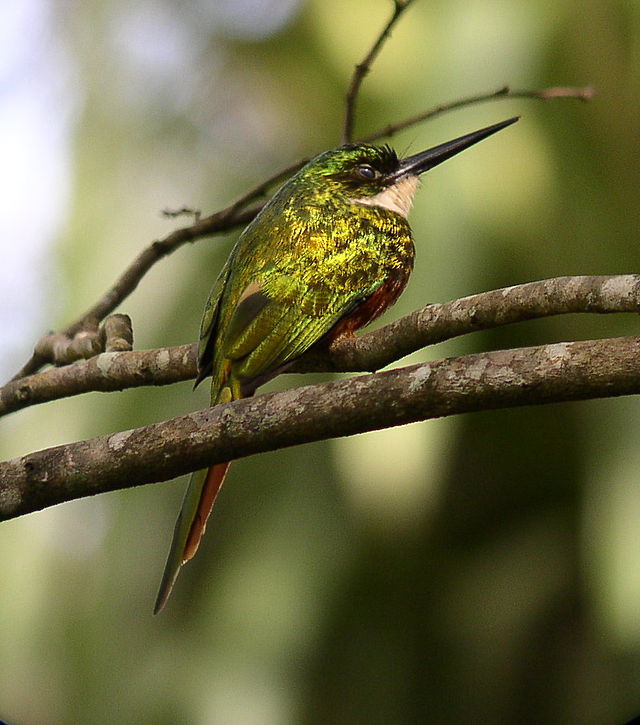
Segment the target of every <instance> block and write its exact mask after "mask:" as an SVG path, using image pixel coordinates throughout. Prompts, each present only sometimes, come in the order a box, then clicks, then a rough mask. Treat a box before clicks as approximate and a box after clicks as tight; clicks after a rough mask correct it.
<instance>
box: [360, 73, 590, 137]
mask: <svg viewBox="0 0 640 725" xmlns="http://www.w3.org/2000/svg"><path fill="white" fill-rule="evenodd" d="M594 95H595V91H594V89H593V88H591V87H590V86H586V87H585V88H543V89H542V90H526V89H518V90H511V88H510V87H509V86H502V87H501V88H498V89H496V90H493V91H488V92H485V93H477V94H475V95H473V96H466V97H465V98H458V99H457V100H455V101H451V102H450V103H443V104H442V105H440V106H435V107H434V108H430V109H428V110H427V111H422V113H418V114H417V115H415V116H411V117H410V118H406V119H405V120H404V121H399V122H398V123H391V124H389V125H388V126H384V128H380V129H378V130H377V131H374V132H373V133H371V134H369V135H368V136H364V137H363V138H361V139H359V140H360V141H361V142H362V143H370V142H372V141H377V140H378V139H380V138H386V137H388V136H393V134H395V133H397V132H398V131H402V130H404V129H405V128H409V127H410V126H415V125H417V124H419V123H422V122H423V121H426V120H428V119H430V118H434V117H435V116H439V115H441V114H443V113H447V112H448V111H453V110H455V109H457V108H464V107H465V106H472V105H474V104H476V103H485V102H486V101H498V100H501V99H503V98H505V99H506V98H538V99H540V100H543V101H548V100H552V99H554V98H576V99H578V100H580V101H589V100H591V99H592V98H593V97H594Z"/></svg>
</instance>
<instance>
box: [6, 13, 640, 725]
mask: <svg viewBox="0 0 640 725" xmlns="http://www.w3.org/2000/svg"><path fill="white" fill-rule="evenodd" d="M52 8H53V11H54V18H55V32H56V33H58V34H59V35H60V37H61V38H63V39H64V42H65V43H66V45H67V47H68V49H69V52H70V53H71V55H72V58H73V61H74V68H75V72H76V76H75V77H74V82H73V84H72V87H71V88H70V92H73V93H75V94H77V96H78V98H79V99H80V101H81V102H79V103H78V104H77V106H78V110H77V116H76V119H75V126H74V144H73V157H72V159H71V160H70V161H71V163H72V173H73V176H72V183H73V186H72V191H73V193H72V203H71V205H70V208H69V209H68V212H67V218H66V219H67V220H66V225H65V228H64V229H62V230H61V231H60V235H59V239H58V241H57V243H56V247H55V257H54V263H55V264H56V265H57V266H58V269H59V277H60V279H61V288H60V289H59V290H52V295H53V296H54V297H56V298H55V299H52V308H56V307H57V308H58V309H60V313H59V317H58V319H57V320H51V324H52V325H53V324H58V325H62V324H64V323H65V322H66V321H68V320H70V319H71V318H74V317H75V316H77V314H78V313H79V312H80V311H82V310H83V309H84V308H86V307H87V306H88V305H89V304H90V303H91V302H92V301H93V300H94V299H95V298H96V297H97V296H98V295H99V294H100V293H101V292H102V291H103V290H104V288H105V286H106V284H108V283H109V282H111V281H112V280H113V279H114V278H115V277H116V275H117V274H118V273H119V272H120V271H121V270H122V269H123V268H124V267H125V265H126V264H127V263H128V262H129V261H130V259H131V258H132V257H133V256H134V254H135V253H136V252H137V251H138V250H139V249H140V248H141V247H142V245H144V244H146V243H148V241H150V240H151V239H153V238H154V237H157V236H160V235H163V234H165V233H167V232H168V231H170V230H171V228H172V226H173V224H174V222H170V221H166V220H163V219H161V218H160V217H159V215H158V211H159V210H160V209H162V208H165V207H179V206H181V205H183V204H189V205H192V206H195V207H198V208H201V209H202V210H203V211H204V212H205V213H207V212H210V211H214V210H216V209H217V208H219V207H220V206H222V205H224V204H226V203H228V202H229V201H231V200H233V198H234V196H235V195H237V194H239V193H241V192H242V191H244V190H245V189H247V188H248V187H249V186H250V185H253V184H255V183H256V182H258V181H260V180H262V178H263V177H265V176H268V175H269V174H270V173H271V172H273V171H274V170H276V169H278V168H280V167H282V166H284V165H286V164H287V163H289V162H291V161H294V160H296V159H297V158H299V157H303V156H307V155H312V154H314V153H316V152H318V151H321V150H323V149H325V148H327V147H330V146H333V145H335V144H336V143H337V141H338V139H339V137H340V124H341V120H342V112H343V109H342V103H343V94H344V91H345V89H346V85H347V81H348V77H349V74H350V72H351V68H352V66H353V64H354V63H355V62H356V61H358V60H359V59H360V58H361V57H362V55H363V53H364V51H365V49H366V47H367V44H368V43H369V42H370V41H371V39H372V38H373V36H374V34H375V33H376V32H377V31H378V29H379V28H380V26H381V24H382V22H383V21H384V19H385V18H386V17H387V15H388V13H389V10H390V3H389V2H386V1H385V0H375V2H371V0H351V1H350V2H348V3H345V2H339V1H338V0H309V1H308V2H300V3H298V4H296V3H295V2H293V0H289V2H286V3H285V2H280V3H278V2H268V0H253V1H250V0H243V1H242V2H232V1H231V0H225V2H212V1H211V0H198V1H197V2H193V3H178V2H175V1H173V2H172V1H171V0H164V1H163V0H147V1H146V2H143V3H133V4H132V3H127V2H124V0H107V2H103V1H102V0H101V1H99V2H98V0H93V1H91V2H83V3H80V2H72V3H57V4H54V5H52ZM639 61H640V5H638V4H637V3H632V2H627V1H626V0H584V1H583V2H578V0H559V1H557V2H555V3H553V4H549V3H548V2H545V1H544V0H532V1H531V2H528V3H521V2H519V1H518V0H500V2H497V3H492V2H487V0H471V1H470V2H469V0H464V1H463V0H454V1H453V2H451V1H449V2H442V1H436V2H426V1H425V0H417V2H416V4H415V6H414V7H412V8H411V9H410V11H409V12H407V15H406V17H405V18H404V19H403V21H402V22H401V24H400V25H399V27H398V28H397V29H396V31H395V32H394V34H393V37H392V39H391V41H390V42H389V43H388V45H387V46H386V48H385V50H384V51H383V54H382V56H381V58H380V59H379V61H378V63H377V64H376V66H375V67H374V69H373V72H372V73H371V74H370V76H368V77H367V79H366V81H365V84H364V88H363V95H362V97H361V99H360V103H359V112H358V113H359V115H358V122H357V128H358V129H359V131H360V132H362V133H366V132H367V131H371V130H373V129H375V128H378V127H379V126H382V125H384V124H386V123H388V122H390V121H393V120H398V119H400V118H402V117H404V116H406V115H410V114H413V113H416V112H418V111H420V110H422V109H424V108H426V107H429V106H431V105H434V104H437V103H439V102H442V101H447V100H451V99H453V98H456V97H458V96H461V95H467V94H471V93H475V92H478V91H481V90H485V89H486V90H490V89H492V88H497V87H500V86H501V85H503V84H505V83H509V84H511V85H512V86H513V87H544V86H549V85H586V84H591V85H593V86H594V87H596V88H597V90H598V96H597V98H596V100H594V101H593V102H592V103H590V104H583V103H580V102H578V101H556V102H553V103H541V102H536V101H500V102H497V103H493V104H485V105H482V106H478V107H474V108H471V109H467V110H464V111H460V112H457V113H455V114H452V115H448V116H446V117H443V118H440V119H438V120H435V121H433V122H431V123H429V124H427V125H424V126H421V127H419V128H414V129H411V130H409V131H406V132H403V133H402V134H400V135H398V137H397V138H396V139H394V140H393V143H394V145H395V146H396V148H398V150H399V151H400V152H406V151H408V150H410V151H412V152H414V151H418V150H420V149H422V148H425V147H427V146H429V145H432V144H434V143H438V142H440V141H443V140H446V139H448V138H451V137H453V136H454V135H457V134H460V133H464V132H467V131H470V130H474V129H476V128H479V127H481V126H482V125H486V124H489V123H492V122H495V121H498V120H501V119H503V118H507V117H508V116H510V115H513V114H516V113H518V114H522V116H523V118H522V121H521V122H520V123H519V124H518V125H517V126H515V127H513V128H512V129H509V130H508V131H506V132H504V133H502V134H500V135H499V136H498V137H496V138H494V139H491V140H490V141H487V142H485V143H484V144H481V145H480V146H478V147H477V148H474V149H473V150H470V151H468V152H465V154H463V155H461V156H460V157H457V158H456V159H455V160H452V161H451V162H449V163H447V164H445V165H444V166H442V167H440V168H438V169H437V170H434V172H433V173H432V174H430V175H428V178H427V179H426V180H425V184H424V187H425V188H424V189H423V190H422V191H421V192H420V193H419V195H418V198H417V201H416V205H415V209H414V211H413V215H412V222H413V226H414V230H415V236H416V242H417V248H418V258H417V266H416V271H415V274H414V276H413V278H412V281H411V283H410V286H409V288H408V290H407V292H406V293H405V295H404V296H403V297H402V299H401V300H400V302H399V303H398V304H397V306H396V307H395V308H394V309H393V310H392V311H391V312H390V313H387V315H386V316H385V318H384V319H386V320H388V319H391V317H392V316H399V315H401V314H404V313H407V312H409V311H410V310H412V309H414V308H416V307H419V306H421V305H423V304H425V303H427V302H430V301H440V300H447V299H452V298H455V297H459V296H464V295H466V294H471V293H475V292H478V291H481V290H485V289H490V288H493V287H497V286H505V285H510V284H515V283H518V282H522V281H527V280H531V279H538V278H543V277H552V276H557V275H564V274H591V273H594V274H595V273H616V272H636V271H637V270H638V269H639V268H640V247H639V246H638V244H637V236H638V229H639V228H640V217H639V211H638V204H637V200H636V196H637V185H638V179H639V178H640V154H638V123H637V119H638V117H639V116H640V73H639V72H638V69H639V68H640V62H639ZM34 173H37V172H35V171H34ZM232 241H233V239H232V237H229V238H216V239H211V240H205V241H202V242H200V243H198V244H197V245H193V246H190V247H188V248H185V249H182V250H181V251H179V252H178V253H177V254H175V255H173V256H172V257H171V258H170V259H167V260H165V261H164V262H162V263H161V264H160V265H158V266H157V267H156V268H155V269H154V270H153V271H152V272H151V273H150V274H149V275H148V276H147V277H146V278H145V280H144V281H143V283H142V284H141V285H140V287H139V289H138V290H137V291H136V292H135V294H134V295H133V296H132V297H131V298H130V299H129V300H127V303H126V305H124V308H123V311H125V312H128V313H129V314H131V315H132V317H133V320H134V330H135V333H136V345H137V346H138V347H160V346H163V345H172V344H178V343H184V342H187V341H190V340H193V339H195V338H196V335H197V328H198V324H199V316H200V312H201V309H202V306H203V302H204V300H205V298H206V295H207V292H208V289H209V286H210V284H211V283H212V281H213V279H214V277H215V275H216V273H217V270H218V269H219V268H220V265H221V263H222V261H223V259H224V257H225V256H226V254H227V253H228V251H229V249H230V245H231V243H232ZM383 321H384V320H383ZM637 324H638V323H637V319H635V318H634V317H633V316H631V315H627V316H615V317H613V316H607V317H606V318H600V319H593V318H590V317H586V316H585V317H577V316H573V317H570V318H569V317H566V318H562V319H554V320H545V321H536V322H531V323H526V324H522V325H519V326H517V327H514V328H513V329H505V330H499V331H493V332H488V333H484V334H478V335H475V336H472V337H468V338H467V339H464V340H457V341H453V342H450V343H446V344H444V345H441V346H439V347H438V348H437V349H433V350H428V351H423V352H421V353H420V354H417V355H416V356H415V359H425V358H427V357H429V358H433V357H436V356H443V355H453V354H461V353H465V352H470V351H478V350H484V349H493V348H496V347H507V346H515V345H527V344H538V343H541V342H547V341H555V340H567V339H577V338H586V337H594V336H609V335H616V334H636V333H637ZM30 342H31V340H30V339H29V340H25V356H26V354H27V351H28V347H29V343H30ZM311 379H315V378H310V377H305V378H303V377H294V376H283V377H282V378H281V379H279V380H277V381H274V382H273V383H272V384H271V385H270V388H271V389H273V388H279V387H285V386H291V385H297V384H300V383H301V382H303V381H304V382H309V381H310V380H311ZM318 379H321V377H320V376H318ZM206 398H207V395H206V390H199V391H198V392H197V393H192V392H191V390H190V386H189V385H188V384H182V385H176V386H173V387H172V388H164V389H149V390H134V391H126V392H123V393H111V394H108V395H102V394H92V395H88V396H84V397H83V398H79V399H73V400H69V401H60V402H55V403H51V404H48V405H46V406H42V407H39V408H35V409H31V410H27V411H24V412H21V413H19V414H15V415H14V416H12V417H11V418H10V419H7V420H6V421H4V422H3V424H2V440H1V441H0V453H1V454H2V455H3V456H4V457H9V456H15V455H20V454H21V453H24V452H26V451H28V450H33V449H36V448H42V447H45V446H49V445H54V444H58V443H63V442H65V441H70V440H75V439H79V438H87V437H91V436H95V435H100V434H103V433H108V432H112V431H116V430H121V429H124V428H130V427H133V426H138V425H144V424H147V423H151V422H153V421H156V420H161V419H164V418H167V417H171V416H174V415H178V414H180V413H183V412H185V411H188V410H190V409H193V408H196V407H202V406H204V405H206ZM639 417H640V406H639V405H638V402H637V400H635V399H624V400H609V401H597V402H591V403H580V404H570V405H555V406H548V407H544V408H525V409H521V410H514V411H500V412H491V413H483V414H476V415H470V416H466V417H463V418H459V419H455V420H454V419H452V420H444V421H434V422H429V423H426V424H416V425H413V426H408V427H406V428H403V429H397V430H390V431H386V432H381V433H375V434H368V435H363V436H359V437H356V438H353V439H349V440H340V441H335V442H328V443H323V444H315V445H310V446H305V447H303V448H297V449H292V450H287V451H282V452H278V453H273V454H268V455H261V456H259V457H254V458H250V459H248V460H245V461H241V462H239V463H238V464H236V465H234V467H233V469H232V473H231V475H230V476H229V479H228V481H227V484H226V486H225V489H224V492H223V494H222V495H221V498H220V501H219V504H218V506H217V508H216V511H215V515H214V517H213V520H212V522H211V524H210V526H209V531H208V534H207V537H206V539H205V541H204V543H203V546H202V547H201V551H200V554H199V556H198V557H197V558H196V559H195V560H194V562H193V563H191V564H190V565H189V566H188V567H187V568H186V569H185V570H184V572H183V574H182V576H181V577H180V579H179V582H178V585H177V588H176V592H175V593H174V596H173V599H172V601H171V602H170V605H169V607H168V609H167V611H166V612H165V613H163V614H162V615H161V616H160V617H157V618H152V617H151V614H150V612H151V607H152V604H153V599H154V595H155V589H156V587H157V584H158V578H159V576H160V573H161V569H162V566H163V563H164V557H165V552H166V549H167V547H168V544H169V538H170V534H171V530H172V526H173V519H174V516H175V514H176V512H177V509H178V506H179V501H180V498H181V495H182V488H183V483H184V482H183V481H179V482H175V483H171V484H162V485H157V486H153V487H151V486H147V487H145V488H140V489H134V490H131V491H127V492H123V493H118V494H112V495H108V496H103V497H99V498H95V499H91V500H85V501H79V502H76V503H73V504H67V505H64V506H61V507H58V508H56V509H55V510H50V511H46V512H42V513H41V514H37V515H32V516H29V517H26V518H24V519H22V520H17V521H12V522H8V523H5V524H3V525H2V527H0V542H1V545H0V572H1V574H0V577H1V584H0V589H1V591H2V593H3V594H2V596H0V652H2V654H3V657H2V659H3V666H2V668H1V669H0V717H1V718H3V719H6V720H7V721H8V722H10V723H13V722H15V723H20V725H41V724H42V723H47V724H51V725H63V724H66V723H87V724H89V723H104V722H108V721H112V720H114V719H117V720H118V721H119V722H123V723H129V722H135V723H149V724H150V725H156V724H160V725H161V724H163V723H167V724H169V723H171V724H173V723H177V722H188V723H199V724H200V723H201V724H202V725H205V724H209V723H242V725H253V724H254V723H255V724H256V725H271V724H273V725H289V724H290V723H291V724H293V723H317V724H318V725H320V724H321V723H322V724H323V725H326V724H327V723H334V724H338V723H344V724H345V725H346V724H347V723H349V724H351V723H368V724H371V725H375V724H376V723H381V724H382V723H384V724H385V725H393V724H395V723H437V724H444V723H458V722H473V723H492V724H495V723H513V722H539V723H545V724H547V723H573V722H575V723H582V724H585V725H590V724H591V723H593V725H596V724H598V725H600V724H601V723H607V722H610V723H616V722H624V721H625V720H626V719H628V718H630V717H631V716H632V715H635V714H637V713H638V712H640V567H638V565H637V562H638V559H640V537H639V536H638V533H637V532H638V531H639V530H640V488H639V483H640V456H639V455H638V453H637V451H638V449H639V446H638V443H639V435H640V434H639V433H638V427H637V425H636V422H637V420H638V419H639Z"/></svg>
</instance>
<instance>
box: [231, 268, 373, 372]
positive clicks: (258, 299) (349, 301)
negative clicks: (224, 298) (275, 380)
mask: <svg viewBox="0 0 640 725" xmlns="http://www.w3.org/2000/svg"><path fill="white" fill-rule="evenodd" d="M282 276H283V275H281V277H282ZM383 281H384V280H379V281H376V282H375V283H373V284H369V285H368V286H367V287H361V288H360V289H352V290H349V291H348V292H347V291H344V292H341V293H335V292H334V293H329V292H328V291H327V289H326V287H322V286H312V285H308V284H305V285H301V284H297V285H295V286H294V287H293V288H294V289H295V295H292V294H291V293H290V292H287V293H285V294H283V293H280V294H279V293H278V290H279V289H287V290H290V289H292V286H291V285H287V284H286V280H285V281H283V280H282V278H280V279H277V280H276V281H275V282H274V280H273V276H272V277H270V278H269V279H268V280H267V281H266V282H255V281H254V282H252V283H251V284H250V285H248V286H247V287H246V288H245V290H244V291H243V293H242V294H241V295H240V301H239V303H238V304H237V306H236V308H235V310H234V311H233V314H232V315H231V316H230V320H229V323H228V325H227V326H226V330H225V332H224V334H223V336H222V338H221V340H220V343H221V350H220V354H221V356H222V357H223V358H224V359H226V360H230V361H231V363H232V370H233V374H234V375H235V376H236V377H237V378H239V379H241V380H244V381H248V382H250V381H252V380H255V379H258V378H261V377H263V376H265V375H267V374H268V373H270V372H272V371H275V370H278V369H279V368H281V367H282V366H283V365H286V364H287V363H289V362H291V361H292V360H295V359H296V358H298V357H300V356H301V355H302V354H303V353H304V352H305V351H306V350H308V349H309V348H310V347H311V346H312V345H313V344H314V343H316V342H317V341H318V340H320V339H321V338H322V337H323V336H324V335H325V334H326V333H327V332H329V331H330V330H331V328H332V327H333V326H334V325H336V324H337V323H338V322H339V321H340V320H341V319H343V318H344V317H345V316H346V315H348V314H349V312H351V311H352V310H353V309H354V308H355V307H356V306H357V305H358V304H359V303H360V302H362V301H363V300H365V299H367V298H368V297H369V296H370V295H372V294H373V293H374V292H375V290H376V289H377V288H378V287H379V286H380V285H381V284H382V282H383Z"/></svg>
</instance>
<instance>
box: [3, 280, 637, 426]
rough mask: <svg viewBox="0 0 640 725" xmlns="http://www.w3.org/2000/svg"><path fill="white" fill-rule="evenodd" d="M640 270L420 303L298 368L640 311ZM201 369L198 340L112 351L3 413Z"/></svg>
mask: <svg viewBox="0 0 640 725" xmlns="http://www.w3.org/2000/svg"><path fill="white" fill-rule="evenodd" d="M639 310H640V275H635V274H628V275H608V276H592V277H587V276H581V277H557V278H555V279H547V280H542V281H538V282H529V283H527V284H522V285H516V286H513V287H506V288H504V289H498V290H493V291H491V292H483V293H481V294H478V295H473V296H471V297H464V298H462V299H459V300H454V301H453V302H446V303H442V304H434V305H429V306H427V307H424V308H423V309H421V310H416V311H415V312H413V313H412V314H410V315H408V316H406V317H403V318H402V319H399V320H396V321H395V322H392V323H391V324H389V325H387V326H386V327H383V328H382V329H380V330H376V331H374V332H369V333H367V334H365V335H361V336H360V337H356V338H343V339H341V340H337V341H336V342H335V343H334V344H333V345H332V346H331V348H330V349H329V350H314V351H311V352H309V353H308V354H307V355H305V356H304V358H302V359H301V360H299V361H298V362H297V363H296V364H295V366H293V367H292V368H290V371H291V372H320V371H332V372H362V371H373V370H379V369H380V368H382V367H384V366H385V365H388V364H390V363H392V362H395V361H397V360H399V359H400V358H402V357H404V356H405V355H408V354H410V353H412V352H415V351H416V350H419V349H421V348H422V347H425V346H426V345H433V344H435V343H437V342H442V341H443V340H448V339H450V338H452V337H456V336H459V335H464V334H467V333H469V332H474V331H477V330H486V329H490V328H494V327H499V326H502V325H507V324H511V323H514V322H521V321H524V320H530V319H533V318H539V317H550V316H552V315H560V314H567V313H581V312H590V313H594V312H595V313H612V312H638V311H639ZM195 375H196V357H195V345H181V346H179V347H174V348H162V349H159V350H140V351H136V352H118V353H105V354H102V355H98V356H96V357H93V358H91V359H90V360H84V361H81V362H77V363H74V364H73V365H67V366H66V367H62V368H54V369H51V370H47V371H45V372H43V373H39V374H37V375H32V376H29V377H27V378H23V379H22V380H16V381H13V382H10V383H7V384H6V385H5V386H4V387H2V388H0V416H2V415H6V414H7V413H10V412H12V411H16V410H19V409H21V408H25V407H27V406H29V405H36V404H38V403H43V402H47V401H50V400H56V399H58V398H63V397H67V396H70V395H79V394H81V393H86V392H89V391H92V390H99V391H103V392H107V391H112V390H123V389H125V388H131V387H138V386H142V385H168V384H170V383H175V382H179V381H182V380H188V379H190V378H193V377H195Z"/></svg>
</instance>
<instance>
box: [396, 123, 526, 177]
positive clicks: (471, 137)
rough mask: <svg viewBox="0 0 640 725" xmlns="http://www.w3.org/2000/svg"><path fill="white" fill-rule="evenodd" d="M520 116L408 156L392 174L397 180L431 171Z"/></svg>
mask: <svg viewBox="0 0 640 725" xmlns="http://www.w3.org/2000/svg"><path fill="white" fill-rule="evenodd" d="M519 118H520V116H515V117H514V118H510V119H508V120H507V121H502V122H501V123H496V124H494V125H493V126H487V128H482V129H480V130H479V131H474V132H473V133H468V134H466V135H465V136H460V138H456V139H454V140H453V141H447V142H446V143H441V144H440V145H439V146H434V147H433V148H432V149H428V150H427V151H422V152H421V153H419V154H415V155H414V156H408V157H407V158H406V159H402V161H401V162H400V166H399V167H398V170H397V171H396V172H395V173H394V174H393V177H394V178H395V179H399V178H400V177H402V176H409V175H411V176H418V175H419V174H422V173H424V172H425V171H428V170H429V169H432V168H433V167H434V166H437V165H438V164H441V163H442V162H443V161H446V160H447V159H450V158H451V157H452V156H455V155H456V154H459V153H460V152H461V151H464V150H465V149H468V148H469V146H473V145H474V144H476V143H478V141H482V140H483V139H485V138H487V137H488V136H492V135H493V134H494V133H497V132H498V131H501V130H502V129H503V128H506V127H507V126H510V125H511V124H512V123H515V122H516V121H517V120H518V119H519Z"/></svg>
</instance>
